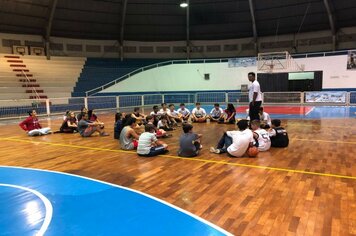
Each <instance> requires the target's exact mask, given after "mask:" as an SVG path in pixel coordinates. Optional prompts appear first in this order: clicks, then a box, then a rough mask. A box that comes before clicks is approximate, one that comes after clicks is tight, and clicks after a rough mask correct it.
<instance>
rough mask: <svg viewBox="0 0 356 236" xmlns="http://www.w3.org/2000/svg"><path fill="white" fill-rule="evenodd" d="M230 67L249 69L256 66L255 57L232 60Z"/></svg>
mask: <svg viewBox="0 0 356 236" xmlns="http://www.w3.org/2000/svg"><path fill="white" fill-rule="evenodd" d="M228 65H229V67H248V66H256V58H255V57H245V58H232V59H229V61H228Z"/></svg>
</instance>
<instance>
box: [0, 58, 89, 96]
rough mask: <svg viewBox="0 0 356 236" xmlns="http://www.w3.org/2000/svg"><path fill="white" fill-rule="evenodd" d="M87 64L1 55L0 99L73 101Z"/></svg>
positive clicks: (77, 59)
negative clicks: (58, 99) (80, 77)
mask: <svg viewBox="0 0 356 236" xmlns="http://www.w3.org/2000/svg"><path fill="white" fill-rule="evenodd" d="M84 62H85V58H80V57H51V60H47V59H46V57H44V56H29V55H26V56H21V55H20V56H19V55H5V54H0V99H1V100H9V99H33V98H35V97H36V96H37V95H38V96H40V97H41V98H44V99H45V98H63V97H70V96H71V93H72V91H73V87H74V85H75V83H76V81H77V79H78V77H79V74H80V72H81V69H82V67H83V65H84ZM25 74H26V76H27V78H26V76H25ZM34 89H35V90H36V92H37V94H36V92H35V91H34Z"/></svg>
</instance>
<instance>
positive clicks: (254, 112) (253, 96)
mask: <svg viewBox="0 0 356 236" xmlns="http://www.w3.org/2000/svg"><path fill="white" fill-rule="evenodd" d="M248 80H249V81H250V82H252V84H251V86H250V90H249V94H248V97H249V101H250V106H249V108H250V110H249V116H250V120H251V121H253V120H259V119H260V117H259V114H258V113H259V110H260V107H261V103H262V93H261V88H260V83H258V81H257V80H256V74H255V73H254V72H250V73H248Z"/></svg>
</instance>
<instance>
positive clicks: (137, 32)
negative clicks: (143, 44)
mask: <svg viewBox="0 0 356 236" xmlns="http://www.w3.org/2000/svg"><path fill="white" fill-rule="evenodd" d="M188 1H189V7H188V8H181V7H179V3H180V1H179V0H0V32H3V33H20V34H35V35H43V37H44V38H45V39H48V38H49V37H50V36H56V37H66V38H81V39H101V40H102V39H107V40H119V41H123V40H132V41H179V40H187V41H188V40H221V39H236V38H245V37H253V38H254V39H255V40H257V38H258V37H260V36H268V35H272V36H273V35H282V34H298V33H300V32H311V31H317V30H330V31H331V33H332V35H336V33H337V31H338V29H339V28H342V27H350V26H356V14H355V12H356V1H353V0H188Z"/></svg>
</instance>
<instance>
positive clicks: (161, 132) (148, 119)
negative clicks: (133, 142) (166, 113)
mask: <svg viewBox="0 0 356 236" xmlns="http://www.w3.org/2000/svg"><path fill="white" fill-rule="evenodd" d="M146 122H147V124H148V125H153V127H155V133H156V137H157V138H161V137H162V138H166V137H171V136H172V135H169V134H167V132H166V131H165V130H163V129H158V128H157V127H156V126H155V125H154V124H153V122H154V119H153V116H150V115H149V116H146Z"/></svg>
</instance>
